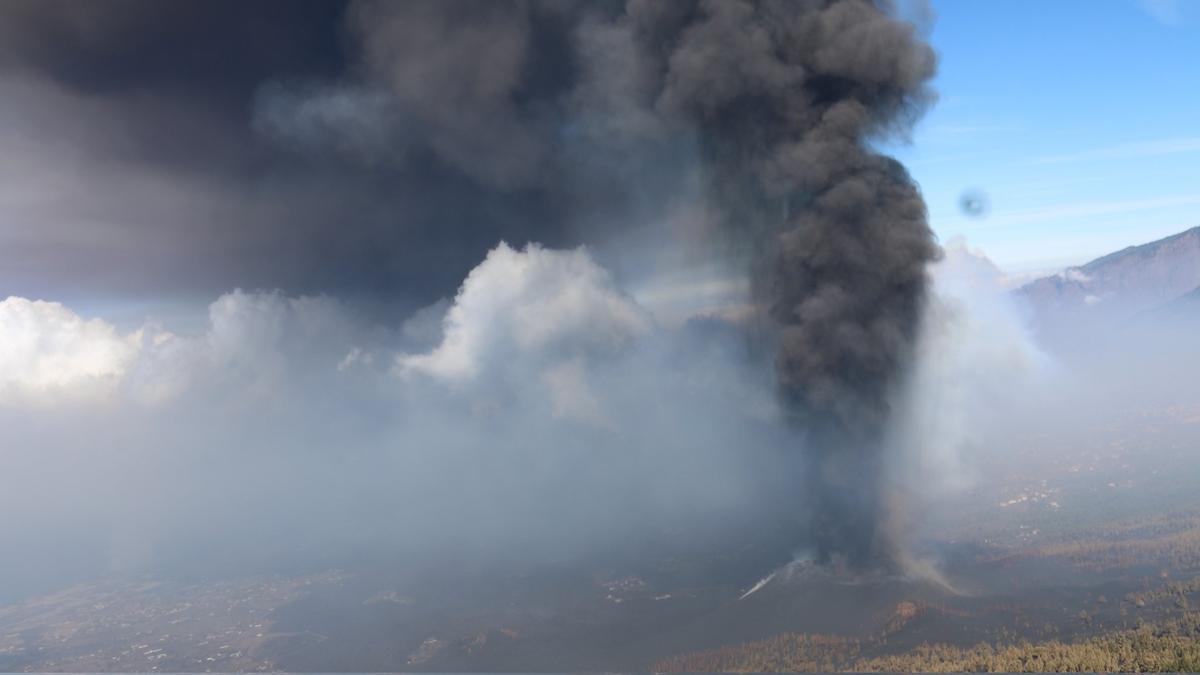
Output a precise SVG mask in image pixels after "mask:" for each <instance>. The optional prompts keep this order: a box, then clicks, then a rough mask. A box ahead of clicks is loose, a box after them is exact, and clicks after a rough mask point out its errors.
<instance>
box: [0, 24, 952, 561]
mask: <svg viewBox="0 0 1200 675" xmlns="http://www.w3.org/2000/svg"><path fill="white" fill-rule="evenodd" d="M935 65H936V60H935V57H934V54H933V52H932V51H931V49H930V48H929V47H928V46H927V45H926V44H925V43H924V42H923V41H922V40H921V38H920V37H919V35H917V33H916V32H915V30H914V28H913V26H911V25H910V24H908V23H906V22H904V21H901V20H899V19H897V18H896V17H895V14H894V8H892V7H891V6H890V5H889V4H888V3H884V2H870V1H868V0H807V1H806V0H775V1H772V0H763V1H760V2H750V1H747V0H720V1H718V0H695V1H684V0H678V1H670V2H657V1H650V0H629V1H628V2H618V1H615V0H614V1H609V2H570V1H566V0H553V1H547V2H536V1H528V2H523V1H519V0H511V1H502V0H412V1H407V2H381V1H375V0H358V1H355V2H349V3H344V2H290V1H289V2H273V1H267V2H256V3H242V2H234V1H233V0H216V1H214V2H198V1H197V2H179V3H172V5H171V8H170V10H169V11H167V10H164V9H163V7H162V5H161V3H159V2H157V1H148V0H113V1H111V2H106V3H104V5H103V8H102V9H101V8H99V7H91V6H87V5H82V6H81V5H79V4H78V3H67V2H59V1H57V0H36V1H27V2H22V1H16V2H6V3H4V4H3V5H2V6H0V96H2V97H3V98H4V100H5V102H6V110H5V111H0V134H2V136H0V141H3V142H4V145H5V147H7V148H9V149H10V150H11V152H7V153H5V154H6V157H7V159H6V160H3V162H0V180H4V181H5V182H6V183H8V184H10V185H12V186H13V193H14V194H16V193H18V192H20V193H21V194H24V195H26V196H25V197H24V200H23V201H22V202H20V203H19V204H13V205H6V206H5V209H4V212H3V213H4V215H3V217H4V218H5V219H7V220H10V221H13V222H14V223H17V224H19V225H20V227H11V228H6V229H5V230H4V232H5V234H4V235H3V236H4V239H3V240H2V241H0V251H2V252H0V264H3V265H4V267H5V269H6V270H9V273H10V278H9V279H8V283H10V285H11V287H10V288H9V289H8V291H9V292H13V293H18V294H23V295H28V296H39V297H40V296H50V297H55V298H58V299H68V300H69V299H71V298H73V297H80V296H85V295H87V294H92V295H94V296H95V297H94V298H93V299H95V300H96V301H97V302H103V301H104V300H106V299H109V298H113V297H123V298H135V299H145V298H146V296H149V295H153V294H163V295H168V296H197V297H206V298H211V297H213V296H214V295H215V294H216V293H221V292H225V291H227V290H229V289H230V288H232V287H245V288H280V289H283V290H284V291H286V292H289V293H314V292H324V293H331V294H334V295H338V296H341V297H349V298H365V299H366V300H367V301H368V302H367V305H368V306H373V307H380V306H382V307H385V308H393V307H394V306H396V305H398V304H400V303H401V302H407V303H408V304H409V306H410V307H417V306H421V305H425V304H428V303H430V302H433V301H435V300H437V299H438V298H441V297H445V296H448V295H451V294H452V293H453V292H454V290H455V288H456V287H457V286H458V284H459V283H460V282H461V280H462V279H463V278H464V277H465V276H466V274H467V273H468V272H469V271H470V270H471V269H472V268H473V267H474V266H475V265H477V264H478V263H479V261H480V260H482V259H483V258H484V256H485V254H486V253H487V251H489V250H491V249H492V248H493V247H494V246H495V245H496V244H497V242H498V241H499V240H501V239H507V240H508V241H509V242H510V243H513V244H514V245H517V246H520V245H522V244H524V243H525V242H526V241H536V242H540V243H542V244H544V245H546V246H550V247H563V246H569V245H575V244H579V243H587V244H590V245H594V246H596V247H597V258H598V260H599V262H600V263H602V264H603V265H604V266H605V267H608V268H611V269H613V271H614V274H615V275H616V276H617V278H618V281H621V280H623V278H625V277H627V276H628V275H630V274H635V273H640V272H642V271H644V268H647V267H649V266H650V264H649V263H648V260H650V259H651V258H652V256H651V255H650V254H648V253H647V251H653V250H655V249H657V248H662V247H664V246H682V245H684V244H686V245H687V246H696V247H698V248H704V249H710V250H716V251H719V252H720V254H721V255H722V256H723V257H726V258H730V259H733V260H734V261H735V262H736V264H737V265H740V266H742V267H741V269H748V274H749V277H750V280H751V284H750V288H751V300H752V304H753V305H754V309H755V310H756V312H755V315H756V316H758V317H760V318H761V319H762V321H761V322H760V323H761V324H762V325H763V326H765V327H766V330H765V331H763V332H765V333H766V334H767V337H768V339H767V342H769V343H770V344H772V345H774V347H775V349H776V350H777V351H776V356H775V368H776V379H777V382H778V390H779V397H780V400H781V401H782V402H783V404H784V407H785V408H786V410H787V414H788V417H789V418H790V420H791V421H792V422H793V423H794V424H795V425H796V427H797V428H798V429H801V430H803V431H804V432H805V434H806V435H807V439H806V440H805V442H804V443H803V447H804V448H805V451H806V452H808V453H810V455H811V458H812V466H811V469H810V474H811V476H812V480H810V481H809V483H810V484H809V488H808V497H807V499H808V500H809V501H810V502H811V503H810V504H809V505H808V507H809V508H811V509H812V511H813V513H815V514H816V515H815V518H814V520H813V536H814V541H815V544H816V548H817V554H818V556H819V557H820V559H822V560H824V561H835V560H836V561H839V562H843V563H845V564H848V565H851V566H854V567H867V566H874V565H884V566H886V565H887V564H888V563H889V561H890V560H891V559H892V558H893V557H894V555H895V552H894V551H893V550H892V549H891V547H892V545H893V542H892V541H891V535H890V534H889V531H888V529H887V527H885V524H886V523H888V522H890V520H891V519H890V517H889V516H888V515H887V513H886V505H885V501H886V500H885V499H884V497H883V492H884V489H885V476H884V474H883V463H884V462H883V460H884V457H883V455H882V453H883V447H884V438H883V436H884V431H885V425H886V423H887V421H888V416H889V409H888V400H889V396H891V395H892V393H893V389H894V388H895V386H896V385H897V382H898V380H899V378H900V377H901V376H902V375H903V373H904V369H905V366H906V364H907V362H908V360H909V359H910V356H911V352H912V350H913V341H914V339H915V336H916V333H917V328H918V326H917V323H918V315H919V311H920V308H921V305H922V301H923V299H924V295H925V292H926V277H925V267H926V265H927V264H928V263H929V262H930V261H931V260H933V259H934V258H935V257H936V255H937V251H938V249H937V247H936V245H935V243H934V240H933V237H932V234H931V232H930V230H929V228H928V226H927V224H926V219H925V209H924V205H923V203H922V201H921V198H920V195H919V193H918V190H917V188H916V186H915V185H914V184H913V183H912V181H911V180H910V178H909V177H908V174H907V173H906V172H905V170H904V169H903V167H901V166H900V165H899V164H897V163H896V162H894V161H893V160H891V159H888V158H886V157H882V156H880V155H878V154H876V153H875V152H873V151H872V149H871V146H870V143H871V141H872V139H875V138H878V137H882V136H885V135H888V134H894V133H903V132H904V131H905V130H906V129H907V127H908V126H909V125H910V124H911V123H912V122H913V121H914V120H915V119H916V117H917V116H918V115H919V114H920V113H921V111H922V110H923V109H924V107H925V106H926V105H927V104H928V103H929V102H930V101H931V100H932V93H931V91H930V90H929V89H928V87H927V83H928V81H929V79H930V78H931V77H932V76H933V73H934V69H935ZM30 138H33V139H43V140H44V141H45V142H41V143H33V144H30V143H28V142H26V140H27V139H30ZM49 139H54V140H53V142H51V141H50V140H49ZM64 165H65V166H70V167H72V170H71V171H69V172H64V171H61V170H60V169H59V167H61V166H64ZM80 167H81V168H80ZM22 186H25V187H22ZM46 186H50V187H46ZM35 187H36V189H35ZM67 194H69V195H70V196H71V198H70V199H64V198H63V195H67ZM680 213H683V214H685V217H681V216H680V215H679V214H680ZM664 223H668V224H669V225H663V224H664ZM681 223H682V224H681ZM35 232H37V233H40V234H37V235H36V236H34V235H33V234H31V233H35ZM646 233H649V234H646ZM97 241H103V242H104V243H103V245H102V246H100V245H97V243H96V242H97ZM681 242H683V244H681ZM48 270H49V271H51V272H48ZM147 289H150V290H147ZM798 452H799V450H798ZM796 508H797V510H800V509H801V508H802V505H801V504H797V507H796Z"/></svg>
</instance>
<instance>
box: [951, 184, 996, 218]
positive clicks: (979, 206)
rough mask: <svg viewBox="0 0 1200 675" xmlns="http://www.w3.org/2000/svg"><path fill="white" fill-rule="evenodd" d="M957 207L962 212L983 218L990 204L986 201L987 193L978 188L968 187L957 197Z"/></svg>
mask: <svg viewBox="0 0 1200 675" xmlns="http://www.w3.org/2000/svg"><path fill="white" fill-rule="evenodd" d="M958 208H959V209H962V212H963V213H964V214H966V215H968V216H970V217H972V218H983V217H984V216H986V215H987V214H988V210H989V209H990V208H991V204H990V203H989V202H988V196H987V193H986V192H984V191H983V190H979V189H970V190H966V191H964V192H963V193H962V195H960V196H959V198H958Z"/></svg>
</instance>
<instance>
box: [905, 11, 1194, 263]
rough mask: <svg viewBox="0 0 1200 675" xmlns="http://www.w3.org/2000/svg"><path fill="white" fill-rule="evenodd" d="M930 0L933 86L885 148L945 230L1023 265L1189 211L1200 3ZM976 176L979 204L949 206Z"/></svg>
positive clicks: (1077, 255)
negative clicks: (891, 149)
mask: <svg viewBox="0 0 1200 675" xmlns="http://www.w3.org/2000/svg"><path fill="white" fill-rule="evenodd" d="M933 10H934V13H935V15H936V18H935V20H934V22H933V28H932V34H931V41H932V43H933V45H934V47H935V48H936V49H937V51H938V53H939V55H940V57H941V60H940V63H939V72H938V75H937V78H936V80H935V82H934V85H935V87H936V88H937V89H938V91H939V93H940V95H941V99H940V101H939V102H938V104H937V105H936V106H934V108H933V109H932V110H931V111H930V113H929V114H928V115H926V117H925V118H924V120H923V121H922V122H921V123H920V124H919V125H918V127H917V131H916V133H915V135H914V143H913V145H912V146H910V147H906V148H899V149H897V150H896V152H897V153H898V156H899V157H900V158H901V159H902V160H903V161H904V162H905V163H906V164H907V165H908V166H909V169H910V170H911V171H912V172H913V174H914V176H915V177H916V179H917V181H918V182H919V183H920V184H921V187H922V189H923V190H924V193H925V196H926V200H927V201H928V203H929V210H930V214H931V221H932V224H933V226H934V228H935V230H936V231H937V232H938V234H939V236H940V237H941V238H942V239H943V241H945V240H948V239H949V238H950V237H954V236H957V235H961V236H965V237H966V238H967V240H968V242H969V243H970V244H971V245H973V246H977V247H979V248H982V249H983V250H985V251H986V252H987V253H988V255H989V256H990V257H991V258H992V259H993V260H995V261H996V262H997V263H998V264H999V265H1001V266H1002V267H1004V268H1006V269H1007V270H1008V271H1012V272H1025V271H1033V270H1037V269H1042V268H1049V267H1057V266H1062V265H1064V264H1075V263H1080V262H1084V261H1086V260H1088V259H1091V258H1093V257H1096V256H1098V255H1102V254H1104V253H1107V252H1110V251H1113V250H1116V249H1119V248H1122V247H1124V246H1127V245H1130V244H1135V243H1141V242H1145V241H1150V240H1153V239H1157V238H1159V237H1162V236H1166V235H1168V234H1173V233H1175V232H1178V231H1180V230H1184V229H1187V228H1189V227H1193V226H1195V225H1200V188H1198V187H1197V186H1198V185H1200V124H1198V123H1197V121H1198V120H1200V72H1198V71H1197V65H1198V64H1200V2H1194V1H1189V0H1176V1H1171V0H1143V1H1142V2H1137V1H1136V0H1098V1H1096V2H1052V3H1045V2H1030V1H1023V0H1016V1H1005V2H953V1H948V2H947V1H935V2H934V3H933ZM973 188H974V189H979V190H982V191H983V192H985V193H986V194H987V196H988V198H989V201H990V205H991V209H990V213H989V214H988V215H987V216H986V217H984V218H972V217H968V216H966V215H964V214H963V213H962V212H961V211H960V210H959V208H958V199H959V196H960V195H961V194H962V193H963V192H964V191H965V190H968V189H973Z"/></svg>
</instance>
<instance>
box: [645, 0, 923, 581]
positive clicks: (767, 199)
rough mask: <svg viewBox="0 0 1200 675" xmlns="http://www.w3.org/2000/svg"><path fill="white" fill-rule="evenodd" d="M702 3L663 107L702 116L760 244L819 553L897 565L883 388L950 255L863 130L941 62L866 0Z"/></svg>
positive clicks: (758, 288)
mask: <svg viewBox="0 0 1200 675" xmlns="http://www.w3.org/2000/svg"><path fill="white" fill-rule="evenodd" d="M702 9H703V10H706V11H702V12H701V16H700V17H698V18H696V19H694V20H693V22H692V23H690V24H688V25H687V26H686V27H685V28H684V29H683V31H682V33H681V34H680V38H679V42H678V43H677V45H676V47H675V51H674V53H673V54H672V56H671V57H670V59H669V60H668V70H667V77H666V82H667V87H666V89H665V90H664V91H663V93H662V97H661V98H660V102H661V103H662V104H663V105H664V106H666V107H668V108H670V109H673V110H683V111H687V112H688V113H689V114H690V115H691V116H692V118H693V119H694V120H695V121H696V122H697V123H698V125H699V129H700V133H701V136H702V138H703V139H704V143H705V145H706V146H707V159H708V160H709V162H710V166H711V171H712V180H713V188H714V195H715V198H716V201H717V204H718V205H719V206H720V207H721V208H722V210H723V220H724V221H725V223H726V225H727V226H728V227H729V228H730V230H731V231H732V232H734V233H736V235H737V236H745V237H748V238H749V241H750V245H751V246H752V247H753V251H752V260H753V265H754V272H753V274H754V282H755V283H754V286H753V288H754V296H755V299H756V300H757V302H758V303H760V304H761V305H762V306H763V307H764V308H766V310H767V312H768V314H769V317H770V320H771V322H772V324H773V326H774V329H775V331H776V337H777V344H778V347H777V354H776V357H775V365H776V373H777V379H778V386H779V392H780V396H781V397H782V400H783V401H784V403H785V405H786V408H787V410H788V411H789V412H790V414H791V415H792V416H793V418H794V421H795V422H796V423H797V424H799V425H800V426H801V427H802V428H804V429H805V430H807V432H808V433H809V436H810V438H809V443H808V444H807V447H808V448H809V452H810V453H811V454H812V456H813V463H812V466H811V469H810V471H811V474H812V480H811V481H810V491H811V495H810V497H811V499H812V504H811V506H812V508H813V513H814V521H813V536H814V544H815V547H816V553H817V556H818V559H819V560H821V561H823V562H832V561H835V560H836V561H837V562H839V563H841V564H846V565H849V566H852V567H863V566H874V565H879V564H885V565H886V564H888V563H890V562H892V561H893V559H894V556H895V555H896V552H895V551H893V550H891V548H892V546H893V545H894V542H893V541H892V540H891V533H889V532H888V531H887V529H886V524H888V523H889V522H891V519H890V518H889V517H888V516H887V514H885V513H884V510H885V509H886V508H887V505H886V503H885V500H884V498H883V494H884V491H885V486H884V484H883V478H884V477H883V474H882V472H883V466H882V461H883V458H882V457H881V453H882V451H883V442H884V438H883V436H884V430H885V424H886V422H887V418H888V397H889V395H891V394H893V393H894V391H893V388H894V387H895V386H896V384H897V380H898V378H899V377H900V375H901V374H902V373H903V369H904V367H905V365H906V363H907V362H908V361H909V359H910V358H911V356H912V350H913V343H914V341H915V339H916V335H917V328H918V320H919V316H920V312H921V306H922V302H923V300H924V297H925V293H926V286H927V279H926V267H927V265H928V263H929V262H931V261H932V260H933V259H934V258H935V257H936V256H937V255H938V252H939V249H938V247H937V245H936V243H935V241H934V238H933V235H932V233H931V231H930V229H929V227H928V224H927V222H926V211H925V205H924V203H923V201H922V199H921V195H920V193H919V191H918V190H917V187H916V186H915V185H914V184H913V182H912V180H911V179H910V178H909V176H908V173H907V172H906V171H905V169H904V168H903V167H902V166H901V165H900V164H899V163H897V162H896V161H894V160H892V159H890V158H887V157H883V156H880V155H879V154H877V153H875V152H874V151H872V149H871V148H870V146H869V144H868V140H869V139H870V138H871V137H872V136H873V135H876V134H879V133H881V132H887V131H894V130H896V128H897V127H903V126H904V125H905V124H907V123H909V122H911V121H912V120H913V119H914V116H915V114H917V113H919V112H920V110H921V109H922V108H923V106H924V105H925V104H926V103H927V102H929V101H930V100H931V98H932V94H931V92H930V91H929V89H928V88H927V82H928V80H929V78H930V77H931V76H932V75H933V72H934V68H935V62H936V61H935V58H934V54H933V52H932V50H931V49H930V48H929V47H928V45H926V44H925V43H923V42H922V41H921V40H920V39H919V38H918V36H917V35H916V34H915V32H914V29H913V27H912V26H911V25H909V24H906V23H903V22H901V21H898V20H896V19H894V18H893V17H892V16H890V15H889V14H888V13H887V12H886V11H884V9H883V8H881V7H880V6H878V5H877V4H874V3H870V2H863V1H859V0H843V1H841V2H808V3H799V2H779V3H770V2H764V3H755V4H750V3H720V4H707V5H702Z"/></svg>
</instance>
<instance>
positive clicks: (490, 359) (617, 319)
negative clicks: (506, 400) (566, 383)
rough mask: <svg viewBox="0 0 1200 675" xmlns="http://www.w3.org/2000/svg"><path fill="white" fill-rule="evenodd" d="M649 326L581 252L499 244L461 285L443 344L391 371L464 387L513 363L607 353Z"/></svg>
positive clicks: (402, 360)
mask: <svg viewBox="0 0 1200 675" xmlns="http://www.w3.org/2000/svg"><path fill="white" fill-rule="evenodd" d="M650 328H651V319H650V317H649V315H648V314H647V313H646V311H645V310H644V309H643V308H642V307H640V306H639V305H638V304H637V303H636V302H635V301H634V300H633V299H632V298H631V297H629V296H628V295H626V294H624V293H622V292H621V291H620V290H619V289H617V288H616V286H615V285H614V284H613V280H612V277H611V276H610V275H609V273H608V272H607V271H606V270H604V269H603V268H601V267H600V266H598V265H597V264H596V263H595V262H593V261H592V259H591V257H590V256H589V255H588V254H587V252H586V251H585V250H583V249H575V250H571V251H552V250H547V249H544V248H542V247H540V246H538V245H536V244H530V245H528V246H526V247H525V249H524V250H521V251H517V250H514V249H513V248H511V247H509V246H508V245H507V244H504V243H501V244H500V245H499V246H497V247H496V248H495V249H493V250H492V251H491V252H490V253H488V255H487V258H486V259H485V260H484V261H483V262H482V263H480V265H479V266H478V267H476V268H475V269H474V270H472V271H471V273H470V275H468V276H467V279H466V281H464V282H463V285H462V287H461V288H460V289H459V292H458V296H457V297H456V298H455V300H454V304H453V306H452V307H451V308H450V310H449V311H448V312H447V314H446V318H445V322H444V336H443V339H442V342H441V344H439V345H438V346H437V347H436V348H434V349H433V350H432V351H430V352H427V353H424V354H415V355H414V354H405V355H402V356H401V357H400V358H399V360H398V362H397V366H398V369H399V371H400V372H401V373H414V372H415V373H423V374H427V375H431V376H434V377H437V378H441V379H446V380H456V381H463V380H469V379H471V378H474V377H475V376H477V375H478V374H479V373H480V372H482V371H483V370H485V369H487V368H488V367H490V366H493V365H503V363H505V362H506V361H507V360H508V359H511V358H513V357H521V356H525V355H532V354H536V355H539V356H542V357H553V356H555V355H558V356H560V357H562V358H569V357H572V356H575V355H578V354H603V353H612V352H614V351H616V350H619V349H620V348H621V347H623V346H624V345H625V344H627V343H628V342H629V341H630V340H632V339H634V338H636V337H638V336H641V335H644V334H646V333H648V332H649V330H650Z"/></svg>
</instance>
